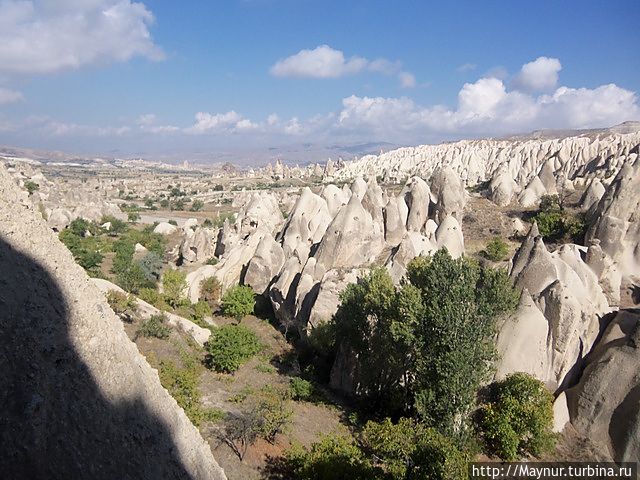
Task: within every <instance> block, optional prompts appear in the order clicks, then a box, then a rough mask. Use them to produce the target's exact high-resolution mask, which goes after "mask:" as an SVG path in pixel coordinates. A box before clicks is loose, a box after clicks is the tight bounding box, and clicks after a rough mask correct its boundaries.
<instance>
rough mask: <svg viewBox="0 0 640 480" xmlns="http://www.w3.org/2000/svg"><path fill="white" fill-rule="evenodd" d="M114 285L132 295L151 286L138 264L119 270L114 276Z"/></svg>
mask: <svg viewBox="0 0 640 480" xmlns="http://www.w3.org/2000/svg"><path fill="white" fill-rule="evenodd" d="M114 265H115V264H114ZM116 283H117V284H118V285H119V286H120V287H121V288H123V289H124V290H126V291H128V292H133V293H138V292H139V291H140V290H141V289H142V288H148V287H150V286H153V283H152V282H150V281H149V280H148V279H147V277H146V275H145V273H144V271H143V270H142V267H141V266H140V265H139V264H138V263H129V264H128V265H126V266H125V267H124V268H122V269H119V270H118V272H117V274H116Z"/></svg>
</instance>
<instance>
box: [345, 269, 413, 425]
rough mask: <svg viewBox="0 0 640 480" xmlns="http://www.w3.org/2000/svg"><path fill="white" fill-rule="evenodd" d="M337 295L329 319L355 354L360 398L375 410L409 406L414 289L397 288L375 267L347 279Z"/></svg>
mask: <svg viewBox="0 0 640 480" xmlns="http://www.w3.org/2000/svg"><path fill="white" fill-rule="evenodd" d="M340 298H341V304H340V307H339V308H338V311H337V312H336V314H335V316H334V318H333V325H334V328H335V329H336V330H337V332H338V333H337V334H336V338H340V339H342V342H343V345H344V347H343V348H348V349H350V350H352V351H353V352H356V353H357V355H358V374H357V377H358V392H359V396H360V398H361V399H362V400H363V403H364V404H366V405H367V406H368V408H370V409H372V410H375V411H385V412H394V411H398V410H399V411H403V410H405V409H407V408H409V403H410V398H409V393H408V391H409V390H410V389H411V382H412V376H411V374H410V368H411V364H412V360H413V358H414V355H412V351H413V347H412V344H413V343H414V332H413V327H412V322H413V323H415V321H416V319H415V318H413V317H415V314H416V313H417V312H418V311H420V309H421V306H420V297H419V295H418V291H417V290H415V289H412V288H411V287H407V288H406V289H403V293H402V294H401V295H400V294H398V292H397V290H396V288H395V286H394V284H393V281H392V280H391V277H390V276H389V273H388V272H387V270H386V269H385V268H375V269H373V270H372V271H371V272H370V273H369V274H368V275H366V276H365V277H364V278H362V279H360V280H359V281H358V283H356V284H351V285H349V286H348V287H347V288H346V289H345V290H344V292H343V293H342V295H341V297H340ZM412 302H418V304H417V305H414V304H413V303H412ZM380 352H385V355H380ZM403 382H404V383H403Z"/></svg>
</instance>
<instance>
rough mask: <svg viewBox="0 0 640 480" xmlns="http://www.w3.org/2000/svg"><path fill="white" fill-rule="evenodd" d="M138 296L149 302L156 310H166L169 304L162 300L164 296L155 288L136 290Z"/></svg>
mask: <svg viewBox="0 0 640 480" xmlns="http://www.w3.org/2000/svg"><path fill="white" fill-rule="evenodd" d="M138 298H140V300H144V301H145V302H147V303H150V304H151V305H153V306H154V307H156V308H157V309H158V310H168V309H169V305H167V303H166V302H165V301H164V296H163V295H162V294H161V293H160V292H158V291H157V290H156V289H155V288H141V289H140V290H139V291H138Z"/></svg>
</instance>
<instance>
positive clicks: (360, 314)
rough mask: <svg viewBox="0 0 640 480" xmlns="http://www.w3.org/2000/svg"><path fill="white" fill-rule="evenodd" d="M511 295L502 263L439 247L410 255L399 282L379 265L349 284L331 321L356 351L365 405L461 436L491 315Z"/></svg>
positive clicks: (485, 362)
mask: <svg viewBox="0 0 640 480" xmlns="http://www.w3.org/2000/svg"><path fill="white" fill-rule="evenodd" d="M517 300H518V294H517V292H515V291H514V289H513V288H512V287H511V284H510V282H509V279H508V276H507V274H506V272H505V271H503V270H494V269H488V268H487V269H483V268H481V267H480V266H479V265H478V263H477V262H475V261H474V260H472V259H469V258H465V257H463V258H459V259H453V258H451V256H450V255H449V253H448V252H447V251H446V249H442V250H439V251H438V252H436V254H435V255H434V256H433V257H418V258H416V259H414V260H413V261H412V262H411V263H410V264H409V266H408V270H407V279H406V281H405V283H404V284H403V285H401V287H400V288H396V287H394V285H393V282H392V281H391V279H390V277H389V274H388V273H387V272H386V271H385V270H384V269H374V270H372V271H371V273H370V274H369V275H367V276H366V277H365V278H363V279H361V280H359V282H358V284H355V285H350V286H348V287H347V288H346V289H345V291H344V292H343V294H342V295H341V304H340V307H339V308H338V311H337V312H336V314H335V315H334V318H333V320H332V323H331V325H332V327H333V330H334V332H335V334H334V338H336V339H339V340H340V342H341V345H340V349H341V353H342V354H348V355H349V354H350V355H351V357H352V358H353V359H354V362H355V367H356V372H355V379H356V387H355V391H356V396H357V397H358V398H359V399H361V400H362V404H363V405H364V406H366V407H367V408H369V409H373V410H374V411H376V412H378V413H382V414H385V415H391V416H398V415H403V414H404V415H406V414H410V415H413V414H417V415H418V416H419V417H420V418H422V419H423V420H424V421H426V422H427V423H428V424H429V425H431V426H434V427H436V428H437V429H438V430H439V431H441V433H444V434H446V435H453V434H455V435H458V436H459V437H460V438H464V437H465V435H466V434H467V433H468V419H469V416H470V413H471V410H472V407H473V405H474V402H475V395H476V391H477V390H478V388H479V387H480V385H481V384H482V382H483V381H485V380H486V379H487V378H488V376H489V373H490V372H491V369H492V366H493V359H494V353H495V352H494V346H493V335H494V328H495V320H496V317H497V316H498V315H500V314H502V313H504V312H506V311H509V310H511V309H513V308H515V306H516V304H517ZM380 352H385V354H384V355H380Z"/></svg>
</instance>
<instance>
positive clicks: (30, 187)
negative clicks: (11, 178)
mask: <svg viewBox="0 0 640 480" xmlns="http://www.w3.org/2000/svg"><path fill="white" fill-rule="evenodd" d="M24 188H26V189H27V192H29V195H31V194H32V193H33V192H35V191H36V190H38V189H40V185H38V184H37V183H36V182H32V181H31V180H27V181H26V182H24Z"/></svg>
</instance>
